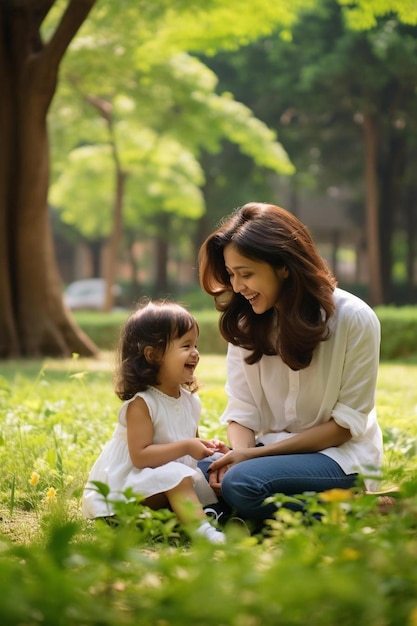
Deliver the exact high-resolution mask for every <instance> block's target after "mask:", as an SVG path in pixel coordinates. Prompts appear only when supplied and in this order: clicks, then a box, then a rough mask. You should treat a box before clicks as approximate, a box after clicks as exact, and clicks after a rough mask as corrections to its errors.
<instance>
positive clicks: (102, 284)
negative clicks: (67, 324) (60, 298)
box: [64, 278, 122, 311]
mask: <svg viewBox="0 0 417 626" xmlns="http://www.w3.org/2000/svg"><path fill="white" fill-rule="evenodd" d="M121 295H122V288H121V287H120V285H113V296H114V298H115V303H114V304H115V305H117V299H118V298H119V297H120V296H121ZM105 297H106V281H105V280H104V279H103V278H87V279H84V280H76V281H75V282H73V283H71V284H70V285H68V287H67V288H66V290H65V291H64V302H65V304H66V305H67V306H68V307H69V308H70V309H72V310H77V309H87V310H95V311H100V310H101V309H102V308H103V306H104V301H105Z"/></svg>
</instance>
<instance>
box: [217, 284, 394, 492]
mask: <svg viewBox="0 0 417 626" xmlns="http://www.w3.org/2000/svg"><path fill="white" fill-rule="evenodd" d="M334 300H335V304H336V310H335V313H334V315H333V316H332V317H331V318H330V320H329V330H330V336H329V338H328V339H327V341H323V342H321V343H320V344H319V345H318V347H317V348H316V350H315V352H314V355H313V359H312V362H311V364H310V365H309V366H308V367H306V368H305V369H302V370H300V371H297V372H295V371H293V370H291V369H290V368H289V367H288V366H287V365H286V364H285V363H284V362H283V361H282V359H281V357H279V356H266V355H264V356H263V357H262V358H261V360H260V361H259V362H258V363H255V364H254V365H248V364H247V363H245V361H244V359H245V357H246V356H247V355H248V354H249V353H250V352H249V351H248V350H245V349H243V348H239V347H237V346H233V345H229V347H228V352H227V382H226V392H227V395H228V404H227V407H226V410H225V412H224V413H223V415H222V417H221V422H222V423H223V424H228V423H229V422H232V421H234V422H237V423H238V424H242V425H243V426H246V427H247V428H250V429H251V430H253V431H254V433H255V436H256V438H257V442H260V443H264V444H269V443H273V442H276V441H280V440H282V439H285V438H286V437H291V436H293V435H294V434H296V433H299V432H302V431H303V430H306V429H307V428H311V427H312V426H316V425H317V424H321V423H323V422H327V421H329V420H330V419H331V418H333V419H334V420H335V422H337V424H339V425H340V426H342V427H344V428H349V430H350V431H351V434H352V439H351V440H349V441H347V442H346V443H344V444H342V445H340V446H338V447H332V448H326V449H324V450H321V452H322V453H323V454H326V455H328V456H329V457H331V458H332V459H334V460H335V461H336V462H337V463H338V464H339V465H340V466H341V468H342V469H343V471H344V472H345V473H347V474H351V473H354V472H359V473H360V474H361V475H362V477H363V478H364V479H365V484H366V487H367V489H375V488H377V483H375V481H374V480H372V479H375V478H377V477H378V476H379V474H380V468H381V463H382V433H381V429H380V427H379V425H378V422H377V418H376V410H375V388H376V381H377V375H378V365H379V346H380V324H379V320H378V318H377V316H376V314H375V313H374V311H373V310H372V309H371V308H370V307H369V306H368V305H367V304H366V303H365V302H363V301H362V300H360V299H359V298H357V297H356V296H354V295H352V294H350V293H348V292H346V291H343V290H341V289H336V290H335V292H334ZM367 477H368V478H367Z"/></svg>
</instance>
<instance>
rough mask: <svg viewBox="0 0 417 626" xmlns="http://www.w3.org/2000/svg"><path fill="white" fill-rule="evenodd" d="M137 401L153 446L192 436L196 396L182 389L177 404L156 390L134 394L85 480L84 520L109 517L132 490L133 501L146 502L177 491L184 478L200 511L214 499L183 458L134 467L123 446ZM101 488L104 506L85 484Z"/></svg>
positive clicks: (188, 460) (197, 410) (192, 461)
mask: <svg viewBox="0 0 417 626" xmlns="http://www.w3.org/2000/svg"><path fill="white" fill-rule="evenodd" d="M136 397H141V398H143V399H144V401H145V402H146V405H147V407H148V409H149V414H150V417H151V420H152V424H153V429H154V438H153V442H154V443H157V444H158V443H170V442H173V441H179V440H181V439H189V438H191V437H195V436H196V432H197V428H198V421H199V417H200V411H201V402H200V399H199V398H198V396H197V395H196V394H192V393H190V392H189V391H187V390H186V389H181V395H180V397H179V398H172V397H171V396H167V395H166V394H164V393H162V392H161V391H159V390H158V389H156V388H155V387H149V388H148V389H147V390H146V391H142V392H139V393H137V394H136V395H135V396H134V397H133V398H131V399H130V400H127V401H126V402H124V403H123V405H122V406H121V408H120V411H119V415H118V424H117V426H116V428H115V431H114V433H113V436H112V438H111V439H110V441H108V442H107V443H106V445H105V446H104V448H103V451H102V452H101V454H100V456H99V457H98V459H97V460H96V462H95V464H94V465H93V467H92V469H91V472H90V474H89V476H88V481H87V485H86V487H85V489H84V493H83V499H82V510H83V514H84V516H85V517H87V518H89V519H94V518H96V517H105V516H109V515H114V510H113V507H112V504H111V501H115V500H123V499H124V496H123V491H125V490H126V489H127V488H129V487H131V488H132V490H133V492H134V493H135V494H136V495H140V496H143V498H148V497H150V496H153V495H156V494H158V493H163V492H165V491H167V490H169V489H172V488H174V487H175V486H176V485H178V484H179V483H180V482H181V481H182V480H183V479H184V478H185V477H187V476H191V477H192V478H193V483H194V488H195V490H196V493H197V495H198V498H199V500H200V502H201V503H202V505H203V506H205V505H207V504H214V503H215V502H217V497H216V494H215V492H214V491H213V489H212V488H211V487H210V486H209V484H208V482H207V480H206V479H205V477H204V474H203V473H202V471H201V470H200V469H199V468H198V467H197V461H196V460H195V459H193V458H192V457H191V456H188V455H187V456H183V457H181V458H178V459H176V460H175V461H170V462H169V463H166V464H165V465H161V466H159V467H155V468H152V467H145V468H143V469H138V468H136V467H134V466H133V464H132V461H131V459H130V455H129V450H128V445H127V426H126V412H127V407H128V405H129V403H130V402H132V400H134V399H135V398H136ZM92 480H96V481H100V482H102V483H106V484H107V485H108V486H109V488H110V493H109V496H108V499H107V500H108V501H105V500H104V498H103V496H102V495H101V494H100V493H98V492H97V490H96V488H95V487H94V485H92V484H91V482H90V481H92Z"/></svg>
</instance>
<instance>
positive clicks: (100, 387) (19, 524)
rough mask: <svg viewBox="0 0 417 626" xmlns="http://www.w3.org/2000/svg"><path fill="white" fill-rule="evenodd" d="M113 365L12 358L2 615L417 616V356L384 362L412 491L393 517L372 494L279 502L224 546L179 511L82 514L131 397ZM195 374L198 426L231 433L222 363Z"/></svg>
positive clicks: (394, 621)
mask: <svg viewBox="0 0 417 626" xmlns="http://www.w3.org/2000/svg"><path fill="white" fill-rule="evenodd" d="M112 367H113V364H112V355H111V353H107V354H104V355H103V357H102V358H101V359H100V360H98V361H93V360H83V359H72V360H46V361H44V362H25V361H22V362H20V361H19V362H10V363H4V362H3V363H2V364H1V367H0V415H1V421H0V467H1V478H2V480H1V482H0V517H1V521H0V528H1V530H2V538H1V539H0V550H1V554H0V580H1V581H2V595H1V597H0V623H1V624H7V625H8V626H9V625H10V626H13V625H14V624H16V625H20V626H34V625H37V624H43V625H50V626H69V625H71V626H73V625H80V626H81V625H87V624H97V626H98V625H100V626H104V625H109V626H110V625H111V626H116V625H117V626H119V625H120V626H124V625H125V624H126V625H128V626H130V625H132V626H133V625H135V626H136V625H137V624H144V625H145V624H146V625H147V626H148V625H150V624H152V625H153V624H155V625H159V626H168V625H171V624H172V625H177V624H178V626H179V625H180V624H181V625H182V624H184V623H185V624H187V623H189V624H198V625H206V624H207V625H212V626H222V625H223V624H224V625H228V624H231V625H233V626H258V625H259V626H260V625H261V624H262V625H265V624H267V625H269V624H270V625H271V626H275V625H277V624H278V625H279V624H283V625H285V626H292V625H294V626H295V625H297V626H301V625H303V626H304V625H305V624H309V626H334V624H336V623H337V624H340V625H341V626H350V625H353V624H355V626H356V625H360V626H362V625H363V626H365V625H366V626H369V625H371V626H391V625H398V626H400V625H401V626H404V625H405V626H416V625H417V600H416V589H417V568H416V558H417V535H416V529H417V503H416V494H417V478H416V469H417V462H416V434H417V420H416V412H417V386H416V385H415V380H416V376H417V365H402V364H388V363H383V364H382V365H381V368H380V375H379V380H378V395H377V404H378V413H379V419H380V423H381V426H382V428H383V431H384V438H385V449H386V456H385V464H384V484H385V486H386V487H390V486H393V485H398V486H400V487H401V495H400V498H399V499H398V501H397V504H396V505H395V506H394V507H393V508H391V509H390V510H389V512H388V513H387V514H386V515H383V514H382V513H381V512H380V510H379V508H378V500H377V499H376V498H374V497H371V496H362V495H357V496H355V497H354V498H353V499H347V498H344V499H342V500H337V499H335V500H334V501H331V502H328V503H327V504H326V503H325V504H322V503H318V502H317V501H316V499H315V498H314V497H312V498H311V503H310V508H311V512H313V511H315V510H317V509H319V510H320V511H321V513H322V515H323V518H322V521H321V522H320V523H316V522H314V521H313V522H310V523H309V524H306V523H305V520H303V519H301V518H300V517H299V516H298V515H295V514H290V513H289V512H288V511H286V510H285V509H280V510H279V512H278V514H277V518H276V520H275V521H274V522H273V523H271V526H270V529H269V535H268V536H265V537H263V538H259V537H258V538H255V537H248V536H246V535H245V534H239V533H238V531H235V534H234V535H233V536H230V537H229V542H228V544H227V545H226V546H225V547H223V548H221V549H217V548H214V547H213V546H210V545H205V544H203V543H201V544H200V543H194V544H192V545H190V544H189V542H188V540H187V539H186V538H185V536H184V535H183V533H182V532H181V529H180V528H179V527H178V525H177V524H176V521H175V519H173V516H172V515H171V514H170V513H167V512H160V513H159V514H154V515H149V512H147V511H146V510H144V511H143V514H142V517H141V521H140V525H139V527H137V526H136V522H137V519H136V514H137V510H138V509H137V508H136V507H135V512H134V514H133V513H132V511H130V510H126V512H125V523H124V526H123V528H121V529H119V530H117V531H115V530H112V529H110V528H108V527H105V526H100V525H96V524H95V523H92V522H89V521H86V520H83V519H82V517H81V515H80V497H81V493H82V488H83V485H84V483H85V479H86V477H87V473H88V471H89V469H90V467H91V465H92V463H93V461H94V459H95V458H96V457H97V454H98V452H99V450H100V449H101V446H102V445H103V444H104V443H105V441H107V439H108V438H109V437H110V436H111V433H112V431H113V428H114V425H115V421H116V414H117V409H118V407H119V405H120V402H119V400H118V399H117V398H116V397H115V395H114V393H113V391H112ZM198 377H199V380H200V381H201V384H202V386H201V389H200V392H199V393H200V396H201V400H202V405H203V410H202V418H201V427H200V432H201V434H202V435H203V436H217V437H221V438H225V432H224V428H223V427H221V426H219V423H218V417H219V415H220V414H221V412H222V411H223V409H224V407H225V404H226V396H225V392H224V380H225V363H224V357H222V356H213V355H205V356H203V357H202V359H201V362H200V365H199V369H198ZM31 481H32V483H33V484H30V483H31ZM35 483H36V484H35Z"/></svg>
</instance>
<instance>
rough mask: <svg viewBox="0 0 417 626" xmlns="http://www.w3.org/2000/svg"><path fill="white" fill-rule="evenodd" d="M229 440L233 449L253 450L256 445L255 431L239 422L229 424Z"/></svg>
mask: <svg viewBox="0 0 417 626" xmlns="http://www.w3.org/2000/svg"><path fill="white" fill-rule="evenodd" d="M227 438H228V440H229V443H230V445H231V447H232V448H233V449H236V448H253V446H254V445H255V433H254V432H253V430H251V429H250V428H247V427H246V426H242V424H238V423H237V422H229V425H228V427H227Z"/></svg>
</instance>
